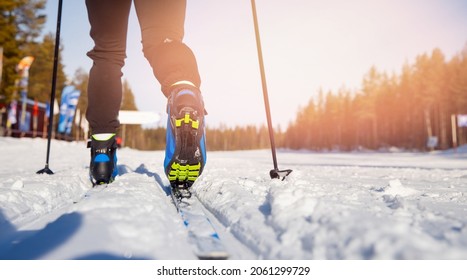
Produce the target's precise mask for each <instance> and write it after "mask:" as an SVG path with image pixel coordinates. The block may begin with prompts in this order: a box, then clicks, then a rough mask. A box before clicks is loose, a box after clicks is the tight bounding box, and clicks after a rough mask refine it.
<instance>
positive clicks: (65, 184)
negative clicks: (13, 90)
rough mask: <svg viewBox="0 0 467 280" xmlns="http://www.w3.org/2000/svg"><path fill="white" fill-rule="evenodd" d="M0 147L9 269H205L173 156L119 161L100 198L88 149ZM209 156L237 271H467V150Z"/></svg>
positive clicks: (215, 198)
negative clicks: (170, 175) (322, 266)
mask: <svg viewBox="0 0 467 280" xmlns="http://www.w3.org/2000/svg"><path fill="white" fill-rule="evenodd" d="M46 147H47V142H46V141H45V140H43V139H27V138H23V139H15V138H5V137H3V138H0V159H1V163H2V164H1V166H2V167H1V168H0V259H195V258H196V256H195V255H194V254H193V252H192V250H191V247H190V244H189V242H188V235H187V231H186V229H185V227H184V225H183V223H182V221H181V219H180V216H179V215H178V213H177V211H176V209H175V207H174V206H173V204H172V201H171V199H170V196H169V193H168V187H167V186H168V180H167V179H166V177H165V175H164V172H163V167H162V163H163V157H164V153H163V152H162V151H154V152H142V151H136V150H131V149H127V148H124V149H121V150H119V151H118V163H119V171H120V174H121V175H120V176H118V177H117V179H116V181H115V182H114V183H112V184H110V185H108V187H104V186H99V187H97V188H94V189H92V188H91V184H90V182H89V179H88V171H89V150H87V149H86V148H85V144H84V143H83V142H78V143H76V142H73V143H69V142H63V141H53V142H52V147H51V157H50V168H51V169H52V170H53V171H54V173H55V174H54V175H45V174H42V175H38V174H36V171H37V170H39V169H41V168H43V167H44V163H45V156H46ZM278 160H279V165H280V167H281V168H290V169H293V170H294V171H293V173H292V174H291V175H290V176H289V177H287V179H286V180H284V181H280V180H271V179H270V178H269V170H270V169H271V167H272V160H271V154H270V151H268V150H259V151H238V152H209V153H208V164H207V165H206V168H205V172H204V173H203V175H202V176H201V178H200V179H199V180H198V181H197V182H196V184H195V185H194V192H195V194H196V196H197V197H198V198H199V200H200V201H201V203H202V204H203V206H204V208H205V211H206V214H207V215H208V217H209V218H210V219H211V221H212V223H213V224H214V226H215V228H216V229H217V231H218V233H219V235H220V237H221V239H222V240H223V242H224V245H225V247H226V249H227V251H228V253H229V255H230V257H231V259H467V149H466V148H465V147H463V148H461V149H458V151H457V152H454V151H447V152H432V153H409V152H399V151H397V152H368V151H367V152H354V153H337V152H332V153H331V152H330V153H312V152H305V151H300V152H296V151H280V152H279V153H278Z"/></svg>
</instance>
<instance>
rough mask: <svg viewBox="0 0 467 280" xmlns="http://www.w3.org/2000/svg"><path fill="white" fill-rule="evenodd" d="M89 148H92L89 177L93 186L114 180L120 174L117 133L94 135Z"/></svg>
mask: <svg viewBox="0 0 467 280" xmlns="http://www.w3.org/2000/svg"><path fill="white" fill-rule="evenodd" d="M88 148H91V164H90V167H89V177H90V179H91V182H92V184H93V186H95V185H102V184H109V183H111V182H113V180H114V179H115V177H117V175H118V170H117V143H116V141H115V134H113V133H102V134H94V135H92V136H91V141H90V142H88Z"/></svg>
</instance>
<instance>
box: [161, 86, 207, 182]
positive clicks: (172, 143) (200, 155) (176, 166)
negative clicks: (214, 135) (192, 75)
mask: <svg viewBox="0 0 467 280" xmlns="http://www.w3.org/2000/svg"><path fill="white" fill-rule="evenodd" d="M167 113H168V116H169V117H168V120H167V135H166V141H167V142H166V149H165V160H164V168H165V173H166V175H167V177H168V179H169V181H170V184H171V186H172V188H189V187H191V185H192V184H193V183H194V182H195V180H196V179H197V178H198V177H199V176H200V175H201V173H202V172H203V168H204V165H205V163H206V144H205V136H204V115H205V110H204V102H203V98H202V96H201V93H200V92H199V90H198V89H197V88H196V87H194V86H189V85H185V86H182V87H178V88H175V89H174V90H173V91H172V94H171V96H170V97H169V98H168V104H167Z"/></svg>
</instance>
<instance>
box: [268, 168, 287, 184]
mask: <svg viewBox="0 0 467 280" xmlns="http://www.w3.org/2000/svg"><path fill="white" fill-rule="evenodd" d="M290 173H292V169H285V170H278V169H272V170H271V171H269V176H271V179H282V181H284V180H285V177H287V176H288V175H289V174H290Z"/></svg>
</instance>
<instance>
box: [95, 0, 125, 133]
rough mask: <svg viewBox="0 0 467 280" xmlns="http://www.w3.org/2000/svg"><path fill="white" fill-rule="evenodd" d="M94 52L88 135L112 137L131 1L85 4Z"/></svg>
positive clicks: (113, 0) (117, 107)
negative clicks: (97, 134) (104, 134)
mask: <svg viewBox="0 0 467 280" xmlns="http://www.w3.org/2000/svg"><path fill="white" fill-rule="evenodd" d="M86 7H87V9H88V17H89V23H90V24H91V37H92V39H93V40H94V48H93V49H92V50H91V51H90V52H88V56H89V57H90V58H91V59H92V60H93V65H92V68H91V71H90V73H89V84H88V109H87V112H86V117H87V119H88V121H89V124H90V127H91V132H92V133H93V134H95V133H115V132H116V130H117V128H118V127H119V122H118V118H117V117H118V111H119V109H120V104H121V101H122V82H121V77H122V71H121V69H122V67H123V65H124V60H125V58H126V54H125V51H126V36H127V26H128V15H129V12H130V7H131V0H86Z"/></svg>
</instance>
